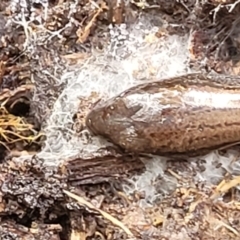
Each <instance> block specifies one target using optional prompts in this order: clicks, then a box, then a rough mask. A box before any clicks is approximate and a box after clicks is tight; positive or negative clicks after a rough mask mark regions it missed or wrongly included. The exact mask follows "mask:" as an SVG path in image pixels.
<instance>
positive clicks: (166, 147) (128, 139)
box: [86, 74, 240, 156]
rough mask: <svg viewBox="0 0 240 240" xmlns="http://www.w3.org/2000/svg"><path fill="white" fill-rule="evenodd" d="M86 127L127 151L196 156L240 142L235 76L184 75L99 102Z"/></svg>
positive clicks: (239, 106) (239, 85)
mask: <svg viewBox="0 0 240 240" xmlns="http://www.w3.org/2000/svg"><path fill="white" fill-rule="evenodd" d="M86 125H87V127H88V128H89V129H90V131H92V132H93V133H94V134H95V135H102V136H104V137H106V138H108V139H109V140H111V141H112V142H113V143H114V144H116V145H118V146H120V147H121V148H122V149H124V150H126V151H127V152H132V153H152V154H158V155H162V156H186V155H187V156H196V155H200V154H205V153H207V152H209V151H211V150H215V149H219V148H222V147H225V146H227V145H235V144H237V143H239V142H240V78H236V77H229V76H218V75H212V76H210V75H203V74H188V75H184V76H180V77H176V78H171V79H165V80H161V81H156V82H151V83H146V84H141V85H138V86H135V87H132V88H130V89H128V90H126V91H125V92H123V93H122V94H120V95H118V96H116V97H114V98H112V99H110V100H108V101H106V102H103V103H98V104H97V105H96V106H95V107H94V108H93V109H92V110H91V112H90V113H89V114H88V116H87V119H86Z"/></svg>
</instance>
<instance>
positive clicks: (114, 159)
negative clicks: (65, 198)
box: [62, 155, 145, 186]
mask: <svg viewBox="0 0 240 240" xmlns="http://www.w3.org/2000/svg"><path fill="white" fill-rule="evenodd" d="M144 169H145V167H144V164H143V163H142V161H141V160H140V159H139V158H138V157H136V156H130V155H122V156H111V155H108V156H103V157H93V158H87V159H83V158H76V159H73V160H68V161H66V162H65V163H64V165H63V166H62V171H63V172H65V174H67V178H68V181H69V183H70V184H71V185H74V186H76V185H78V186H79V185H84V184H98V183H102V182H110V181H112V180H117V179H124V178H127V177H129V176H131V175H133V174H134V173H137V172H141V171H143V170H144Z"/></svg>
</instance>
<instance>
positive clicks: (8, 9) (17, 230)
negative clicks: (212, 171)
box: [0, 0, 240, 240]
mask: <svg viewBox="0 0 240 240" xmlns="http://www.w3.org/2000/svg"><path fill="white" fill-rule="evenodd" d="M147 14H149V15H151V16H155V18H154V20H153V25H154V26H155V27H156V32H155V33H151V34H149V35H147V36H146V38H145V40H146V41H147V42H148V43H149V44H152V43H154V41H155V40H156V39H164V38H166V36H170V35H179V36H183V35H185V34H188V35H189V45H188V47H189V55H190V59H189V67H191V68H192V69H193V70H201V71H207V72H209V71H212V70H214V71H217V72H219V73H225V74H231V75H239V72H240V71H239V69H240V68H239V66H240V65H239V64H240V63H239V62H240V61H239V60H240V57H239V56H240V55H239V43H240V41H239V39H240V38H239V37H240V36H239V29H238V28H239V23H240V17H239V16H240V15H239V14H240V1H234V0H211V1H202V0H200V1H195V0H189V1H177V0H171V1H163V0H159V1H155V0H154V1H153V0H147V1H143V0H140V1H135V0H131V1H124V0H120V1H110V0H98V1H92V0H83V1H80V0H71V1H65V0H59V1H50V0H46V1H45V0H29V1H25V0H14V1H13V0H12V1H1V2H0V130H1V131H0V156H1V163H0V176H1V177H0V181H1V188H0V199H1V201H0V215H1V223H0V236H1V237H0V238H1V239H49V240H63V239H64V240H65V239H72V240H80V239H81V240H82V239H108V240H114V239H139V240H141V239H171V240H175V239H176V240H179V239H186V240H187V239H189V240H190V239H209V240H210V239H218V240H220V239H224V240H225V239H239V235H240V233H239V229H240V222H239V217H240V204H239V202H240V192H239V176H238V175H239V174H236V175H234V176H232V175H229V174H226V175H225V174H223V176H224V177H222V179H221V180H220V181H218V182H217V183H216V184H215V185H209V184H207V183H205V182H196V181H195V176H196V175H197V174H201V173H202V169H201V166H200V165H201V159H200V160H199V162H200V163H198V164H199V165H197V164H196V165H197V166H195V168H193V167H192V165H191V164H188V163H187V162H185V161H182V162H176V161H174V162H173V161H171V160H168V161H166V165H167V168H166V171H165V172H166V173H165V174H166V175H167V176H168V178H167V179H162V178H161V176H159V177H156V180H155V181H154V182H151V185H154V186H155V187H156V188H158V189H159V195H160V196H156V199H155V202H154V206H152V205H151V204H149V205H147V206H146V205H141V204H140V203H141V200H142V199H145V193H144V192H137V191H134V192H131V193H130V194H127V195H126V194H125V193H124V189H123V186H124V187H125V188H127V187H128V186H130V185H134V184H136V182H135V181H134V177H135V176H136V175H138V174H140V173H142V172H143V171H147V169H146V167H145V165H144V164H143V162H147V161H151V159H150V158H149V157H147V156H146V158H144V160H143V159H140V158H139V157H138V156H131V155H126V154H124V153H117V152H116V151H115V149H111V150H109V149H104V150H102V151H101V152H98V153H95V154H92V155H90V156H88V157H83V156H76V157H75V158H71V159H68V158H66V159H64V161H63V163H62V164H60V165H58V166H56V164H55V166H49V165H47V164H46V162H47V160H46V159H41V158H39V157H37V156H36V155H35V154H36V153H37V152H39V151H40V150H41V148H43V147H44V146H45V145H46V142H45V141H44V140H45V132H44V129H45V126H46V125H47V121H48V120H49V118H50V116H51V112H52V109H53V107H54V105H55V104H56V99H57V98H58V97H59V96H60V95H61V94H62V92H63V89H64V88H65V86H66V85H67V84H68V81H70V80H66V81H64V80H61V79H62V78H61V76H62V75H63V73H65V72H67V70H66V69H67V68H68V69H69V68H71V67H72V68H74V66H76V65H77V66H83V65H84V64H85V61H87V60H86V59H88V58H90V57H93V58H94V57H95V55H94V52H101V51H104V49H106V48H107V47H108V46H109V45H110V44H112V43H111V38H112V37H116V38H117V39H118V44H117V45H121V44H124V41H123V40H125V39H127V38H128V37H131V36H127V35H126V33H125V35H124V34H123V35H121V33H122V32H124V27H123V28H122V29H120V28H119V32H120V33H119V32H117V33H116V32H114V31H113V27H114V26H118V25H119V26H128V25H131V23H133V22H135V21H136V20H137V19H138V18H139V17H140V16H142V15H147ZM159 16H161V21H160V20H159ZM115 50H116V48H114V47H113V51H112V53H111V54H112V55H111V56H112V57H114V58H116V59H117V56H118V55H117V53H116V52H115ZM127 54H129V53H122V55H121V56H124V55H127ZM130 54H131V53H130ZM99 64H101V59H100V60H99ZM143 70H144V71H145V70H146V69H143ZM147 70H148V71H149V72H150V73H151V75H154V73H155V70H154V68H152V69H147ZM147 70H146V71H147ZM113 71H114V70H113ZM98 99H99V96H98V94H97V93H92V94H91V101H90V100H89V99H84V98H81V99H79V109H78V111H77V112H76V113H75V115H74V119H73V121H74V124H73V126H72V128H71V131H70V133H71V134H76V135H77V136H79V137H81V136H83V135H84V130H85V126H84V119H85V116H86V113H87V112H88V111H89V109H90V108H91V105H92V104H93V102H95V100H98ZM60 104H61V103H60ZM50 120H51V119H50ZM59 122H61V120H59ZM59 128H61V127H59ZM54 130H55V129H54ZM57 130H58V129H56V132H57ZM86 138H87V141H90V140H89V139H88V137H86ZM55 144H56V145H57V144H58V143H57V142H56V143H55ZM75 144H77V143H75ZM233 164H234V163H233ZM172 178H175V179H176V180H175V181H172V182H171V180H172ZM164 181H165V182H166V181H169V185H168V186H169V189H166V184H164ZM73 192H74V194H73Z"/></svg>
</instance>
